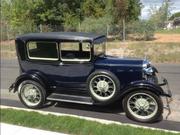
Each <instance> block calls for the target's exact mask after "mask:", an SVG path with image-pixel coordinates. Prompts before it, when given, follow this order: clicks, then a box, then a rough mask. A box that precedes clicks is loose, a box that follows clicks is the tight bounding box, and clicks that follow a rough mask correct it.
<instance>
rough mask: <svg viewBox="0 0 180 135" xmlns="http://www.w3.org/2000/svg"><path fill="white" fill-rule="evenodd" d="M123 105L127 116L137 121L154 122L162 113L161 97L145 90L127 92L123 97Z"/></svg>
mask: <svg viewBox="0 0 180 135" xmlns="http://www.w3.org/2000/svg"><path fill="white" fill-rule="evenodd" d="M123 107H124V111H125V113H126V115H127V117H129V118H130V119H133V120H136V121H139V122H147V123H151V122H155V121H157V120H158V119H159V118H160V117H161V116H162V113H163V103H162V100H161V98H160V97H158V96H157V95H156V94H154V93H152V92H150V91H147V90H139V91H134V92H131V93H129V94H128V95H127V96H126V97H125V99H124V102H123Z"/></svg>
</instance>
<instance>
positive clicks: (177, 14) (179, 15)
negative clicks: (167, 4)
mask: <svg viewBox="0 0 180 135" xmlns="http://www.w3.org/2000/svg"><path fill="white" fill-rule="evenodd" d="M176 17H180V12H176V13H174V14H172V15H171V17H170V18H169V20H174V19H175V18H176Z"/></svg>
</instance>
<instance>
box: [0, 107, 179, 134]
mask: <svg viewBox="0 0 180 135" xmlns="http://www.w3.org/2000/svg"><path fill="white" fill-rule="evenodd" d="M0 109H15V110H23V111H28V112H38V113H40V114H43V115H48V114H52V115H55V116H70V117H75V118H79V119H84V120H88V121H95V122H99V123H101V124H107V125H109V124H117V125H123V126H130V127H134V128H144V129H151V130H157V131H164V132H168V133H175V134H178V133H180V132H178V131H173V130H166V129H160V128H153V127H147V126H139V125H135V124H128V123H121V122H116V121H110V120H104V119H98V118H91V117H85V116H78V115H71V114H65V113H55V112H48V111H40V110H32V109H24V108H17V107H11V106H4V105H0Z"/></svg>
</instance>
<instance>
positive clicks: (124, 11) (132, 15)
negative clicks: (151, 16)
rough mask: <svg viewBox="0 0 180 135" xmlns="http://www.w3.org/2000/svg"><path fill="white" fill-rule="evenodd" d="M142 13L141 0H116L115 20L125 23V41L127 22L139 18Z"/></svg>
mask: <svg viewBox="0 0 180 135" xmlns="http://www.w3.org/2000/svg"><path fill="white" fill-rule="evenodd" d="M140 14H141V2H140V0H115V1H114V17H115V22H117V23H122V25H123V41H125V23H126V22H130V21H132V20H138V17H139V15H140Z"/></svg>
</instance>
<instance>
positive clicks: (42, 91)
mask: <svg viewBox="0 0 180 135" xmlns="http://www.w3.org/2000/svg"><path fill="white" fill-rule="evenodd" d="M26 85H33V86H34V87H36V88H37V89H38V92H39V96H40V99H39V101H38V103H37V104H36V105H30V104H28V102H27V101H26V100H25V98H24V96H23V93H22V92H23V90H24V89H25V87H26ZM18 96H19V99H20V101H21V102H22V103H23V104H24V105H25V106H26V107H28V108H31V109H39V108H42V107H43V106H44V104H45V102H46V91H45V89H44V88H43V87H42V85H40V84H39V83H37V82H35V81H33V80H25V81H22V82H21V83H20V84H19V86H18Z"/></svg>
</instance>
